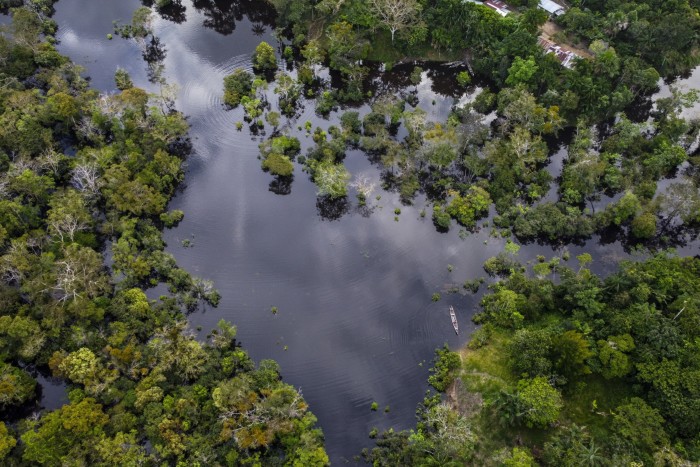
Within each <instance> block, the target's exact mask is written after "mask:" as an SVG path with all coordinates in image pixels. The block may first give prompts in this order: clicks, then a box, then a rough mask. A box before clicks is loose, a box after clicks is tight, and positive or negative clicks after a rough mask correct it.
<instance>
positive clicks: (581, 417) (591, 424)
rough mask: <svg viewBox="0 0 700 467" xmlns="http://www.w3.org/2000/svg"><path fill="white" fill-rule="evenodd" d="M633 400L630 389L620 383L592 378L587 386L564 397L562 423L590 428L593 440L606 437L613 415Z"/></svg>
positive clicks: (597, 376)
mask: <svg viewBox="0 0 700 467" xmlns="http://www.w3.org/2000/svg"><path fill="white" fill-rule="evenodd" d="M633 396H634V393H633V392H632V390H631V387H630V385H629V384H628V383H625V382H624V381H622V380H620V379H613V380H606V379H605V378H603V377H602V376H599V375H590V376H588V377H587V378H586V384H585V385H582V386H579V387H578V388H576V390H574V391H572V392H571V393H570V394H569V393H567V394H565V395H564V408H563V410H562V414H561V419H563V420H567V421H568V420H570V421H572V422H574V423H576V424H577V425H583V426H586V427H588V428H589V429H590V431H591V434H593V435H594V436H606V435H607V434H608V432H609V430H608V427H609V425H610V416H611V412H612V411H613V410H614V409H615V407H617V406H619V405H621V404H622V403H623V402H624V401H625V399H628V398H630V397H633Z"/></svg>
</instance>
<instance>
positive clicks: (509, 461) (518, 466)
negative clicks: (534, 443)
mask: <svg viewBox="0 0 700 467" xmlns="http://www.w3.org/2000/svg"><path fill="white" fill-rule="evenodd" d="M502 465H503V466H504V467H535V466H536V465H537V463H536V462H535V458H534V457H532V454H530V452H529V451H528V450H527V449H525V448H519V447H514V448H513V450H512V451H511V452H510V453H509V454H508V457H506V458H505V459H503V464H502Z"/></svg>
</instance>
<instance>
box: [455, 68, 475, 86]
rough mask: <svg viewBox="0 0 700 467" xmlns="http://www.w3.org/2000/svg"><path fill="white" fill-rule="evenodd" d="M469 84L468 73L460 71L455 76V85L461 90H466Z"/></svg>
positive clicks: (469, 76) (469, 77) (470, 78)
mask: <svg viewBox="0 0 700 467" xmlns="http://www.w3.org/2000/svg"><path fill="white" fill-rule="evenodd" d="M471 82H472V77H471V75H470V74H469V72H468V71H460V72H459V73H458V74H457V84H459V85H460V86H462V87H463V88H466V87H467V86H469V85H470V84H471Z"/></svg>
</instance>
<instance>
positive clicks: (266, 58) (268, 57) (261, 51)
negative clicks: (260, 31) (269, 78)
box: [253, 41, 277, 71]
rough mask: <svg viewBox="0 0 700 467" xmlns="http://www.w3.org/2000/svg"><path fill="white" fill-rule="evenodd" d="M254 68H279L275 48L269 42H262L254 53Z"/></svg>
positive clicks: (269, 69) (272, 69) (262, 69)
mask: <svg viewBox="0 0 700 467" xmlns="http://www.w3.org/2000/svg"><path fill="white" fill-rule="evenodd" d="M253 68H254V69H255V70H256V71H274V70H276V69H277V57H275V49H273V48H272V46H271V45H270V44H268V43H267V42H264V41H263V42H261V43H260V44H258V46H257V47H256V48H255V52H254V53H253Z"/></svg>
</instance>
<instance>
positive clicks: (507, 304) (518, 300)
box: [479, 288, 525, 328]
mask: <svg viewBox="0 0 700 467" xmlns="http://www.w3.org/2000/svg"><path fill="white" fill-rule="evenodd" d="M523 301H524V297H523V296H522V295H520V294H518V293H516V292H514V291H512V290H509V289H506V288H501V289H499V290H498V291H497V292H495V293H493V294H490V295H487V296H485V297H484V298H483V300H482V301H481V306H482V307H483V309H484V312H483V314H480V315H479V316H480V317H479V321H483V320H490V321H493V322H494V323H495V324H497V325H498V326H502V327H506V328H518V327H520V326H521V325H522V323H523V321H524V319H525V317H524V316H523V315H522V313H520V311H519V308H520V305H521V304H522V303H523Z"/></svg>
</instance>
